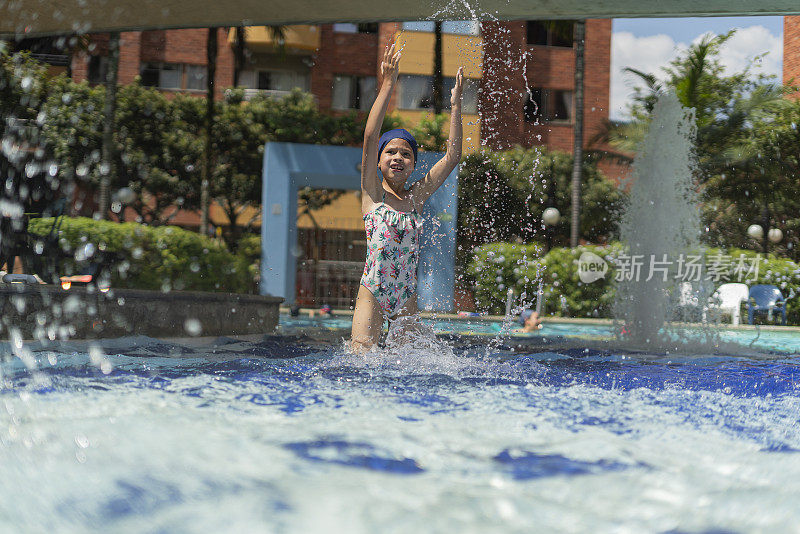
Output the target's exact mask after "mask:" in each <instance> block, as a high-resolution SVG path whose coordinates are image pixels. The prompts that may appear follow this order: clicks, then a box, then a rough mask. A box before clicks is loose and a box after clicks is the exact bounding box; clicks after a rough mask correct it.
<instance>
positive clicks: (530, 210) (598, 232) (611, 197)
mask: <svg viewBox="0 0 800 534" xmlns="http://www.w3.org/2000/svg"><path fill="white" fill-rule="evenodd" d="M572 168H573V158H572V156H571V155H570V154H567V153H563V152H557V151H547V150H544V149H542V148H532V149H523V148H519V147H518V148H515V149H512V150H509V151H505V152H482V153H476V154H471V155H469V156H467V157H466V158H465V160H464V162H463V164H462V166H461V170H460V171H459V191H458V202H459V209H458V229H459V230H458V247H457V248H458V251H457V263H458V265H459V266H461V267H464V266H465V265H466V264H467V263H468V262H469V261H470V260H471V255H472V250H473V248H474V247H475V246H478V245H482V244H485V243H492V242H497V241H510V242H514V241H517V242H528V243H529V242H533V241H543V240H544V235H545V228H544V225H543V223H542V212H543V211H544V209H545V208H547V207H550V206H553V207H555V208H557V209H558V210H559V211H560V212H561V213H562V214H565V213H570V208H571V202H572V198H573V197H572V191H571V190H572ZM582 174H583V176H584V177H585V179H584V180H583V181H582V182H581V198H582V199H583V205H584V215H585V216H584V217H583V218H582V224H581V227H580V237H581V238H583V239H586V240H587V241H590V242H595V243H602V242H606V241H608V240H609V239H611V237H612V236H613V235H614V234H615V232H616V225H617V221H618V211H619V208H620V207H621V203H622V200H623V196H624V193H622V191H620V190H619V189H618V188H617V186H616V185H615V184H613V183H612V182H611V181H610V180H608V179H607V178H606V177H605V176H604V175H603V174H602V172H600V171H599V170H598V169H597V167H596V166H595V165H593V164H592V163H589V162H584V165H583V167H582ZM552 239H553V244H554V245H556V246H565V245H568V244H569V240H570V221H569V220H565V219H562V221H561V222H559V224H557V225H556V226H555V228H553V236H552Z"/></svg>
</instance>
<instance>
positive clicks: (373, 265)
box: [351, 44, 464, 352]
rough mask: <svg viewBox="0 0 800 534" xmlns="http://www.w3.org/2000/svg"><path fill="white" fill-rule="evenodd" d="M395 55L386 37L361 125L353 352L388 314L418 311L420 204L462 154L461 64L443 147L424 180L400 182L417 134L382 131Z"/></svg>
mask: <svg viewBox="0 0 800 534" xmlns="http://www.w3.org/2000/svg"><path fill="white" fill-rule="evenodd" d="M399 62H400V52H399V51H398V52H395V45H394V44H392V45H391V46H390V47H388V48H387V50H386V52H385V53H384V56H383V60H382V62H381V78H382V80H383V83H382V85H381V90H380V92H379V93H378V97H377V98H376V99H375V103H374V104H373V106H372V109H371V110H370V112H369V117H368V118H367V125H366V130H365V131H364V149H363V153H362V156H361V212H362V214H363V216H364V228H365V229H366V231H367V259H366V264H365V266H364V275H363V276H362V277H361V285H360V286H359V288H358V297H357V298H356V308H355V312H354V314H353V330H352V339H351V344H352V347H353V349H354V350H355V351H357V352H363V351H366V350H368V349H369V348H371V347H372V346H373V345H375V344H376V343H377V342H378V341H379V339H380V336H381V332H382V330H383V321H384V318H387V319H389V320H392V319H396V318H398V317H403V316H410V315H415V314H416V313H417V312H418V308H417V265H418V262H419V248H420V241H421V236H422V216H421V213H422V206H423V205H424V204H425V201H426V200H428V198H430V196H431V195H432V194H433V193H434V192H435V191H436V190H437V189H439V187H440V186H441V185H442V184H443V183H444V181H445V179H446V178H447V176H448V175H449V174H450V173H451V172H452V171H453V169H454V168H455V167H456V165H458V162H459V161H460V160H461V137H462V131H461V92H462V86H463V82H464V69H463V67H462V68H459V69H458V74H457V75H456V81H455V87H453V91H452V94H451V95H450V104H451V109H450V139H449V140H448V142H447V153H446V154H445V156H444V157H443V158H442V159H440V160H439V161H438V162H436V164H435V165H434V166H433V167H431V169H430V171H428V173H427V174H426V175H425V177H424V178H423V179H422V180H420V181H418V182H416V183H414V185H413V186H411V187H410V188H406V181H407V180H408V178H409V177H410V176H411V173H412V172H413V170H414V166H415V165H416V163H417V142H416V141H415V140H414V137H413V136H412V135H411V134H410V133H409V132H407V131H406V130H403V129H402V128H397V129H394V130H390V131H388V132H386V133H385V134H383V135H380V127H381V124H383V118H384V116H385V115H386V107H387V106H388V104H389V99H390V98H391V96H392V91H393V90H394V88H395V85H396V84H397V74H398V64H399ZM378 170H380V176H382V178H383V179H381V178H380V177H379V175H378Z"/></svg>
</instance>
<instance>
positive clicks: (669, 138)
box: [613, 93, 702, 345]
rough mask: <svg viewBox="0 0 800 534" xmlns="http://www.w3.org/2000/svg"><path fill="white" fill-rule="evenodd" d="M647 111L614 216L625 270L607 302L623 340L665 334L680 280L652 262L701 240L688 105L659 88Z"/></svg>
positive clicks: (647, 340)
mask: <svg viewBox="0 0 800 534" xmlns="http://www.w3.org/2000/svg"><path fill="white" fill-rule="evenodd" d="M652 116H653V120H652V123H651V124H650V129H649V132H648V133H647V136H646V137H645V139H644V141H643V142H642V145H641V148H640V150H639V153H638V154H637V156H636V159H635V162H634V165H633V172H632V177H631V180H632V185H631V188H630V199H629V201H628V205H627V207H626V209H625V212H624V214H623V217H622V220H621V223H620V237H621V239H622V241H623V242H624V243H625V244H626V245H627V248H628V256H627V257H626V258H625V264H624V265H625V268H624V272H622V273H618V274H619V276H618V284H617V293H616V300H615V302H614V308H613V309H614V316H615V317H616V318H617V319H618V320H620V321H623V322H624V324H625V327H626V330H627V332H628V335H629V339H628V341H630V342H632V343H634V344H637V345H643V344H644V345H650V344H653V343H659V344H660V343H662V342H664V341H666V339H665V337H664V333H663V331H662V330H661V329H662V326H663V325H664V324H665V323H667V322H669V321H671V320H673V319H674V318H675V312H676V306H675V299H676V297H675V295H676V294H677V292H678V290H679V285H678V284H677V283H676V281H675V278H674V273H667V272H663V273H662V272H654V271H653V265H655V264H654V263H653V262H654V261H655V262H658V261H662V260H666V261H670V262H674V261H676V260H677V259H678V258H680V257H681V256H684V257H685V256H686V255H688V253H690V252H691V251H697V250H698V248H699V245H700V229H701V226H700V215H699V209H698V205H697V198H696V192H695V182H694V176H695V165H694V156H693V140H694V137H695V131H696V128H695V122H694V121H695V119H694V110H687V109H685V108H683V107H682V106H681V104H680V102H679V101H678V98H677V97H676V96H675V94H673V93H663V94H661V95H660V96H659V98H658V101H657V102H656V105H655V107H654V109H653V114H652ZM619 278H622V280H619ZM692 293H695V294H696V291H695V289H694V288H692ZM701 302H702V301H701Z"/></svg>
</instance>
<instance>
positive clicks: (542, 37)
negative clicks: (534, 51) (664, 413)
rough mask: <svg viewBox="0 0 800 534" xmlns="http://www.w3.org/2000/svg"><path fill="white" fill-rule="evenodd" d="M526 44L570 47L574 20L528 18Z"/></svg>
mask: <svg viewBox="0 0 800 534" xmlns="http://www.w3.org/2000/svg"><path fill="white" fill-rule="evenodd" d="M527 29H528V44H529V45H540V46H562V47H566V48H572V43H573V32H574V31H575V22H574V21H571V20H529V21H528V23H527Z"/></svg>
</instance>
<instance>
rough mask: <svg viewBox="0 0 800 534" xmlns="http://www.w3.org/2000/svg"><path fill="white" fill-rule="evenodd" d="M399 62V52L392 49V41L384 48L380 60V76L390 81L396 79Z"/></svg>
mask: <svg viewBox="0 0 800 534" xmlns="http://www.w3.org/2000/svg"><path fill="white" fill-rule="evenodd" d="M399 64H400V52H399V51H398V52H395V51H394V43H392V45H391V46H389V47H387V48H386V52H384V54H383V60H382V61H381V78H383V80H389V81H391V82H392V83H394V82H396V81H397V75H398V73H399V72H400V70H399V68H398V66H399Z"/></svg>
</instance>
